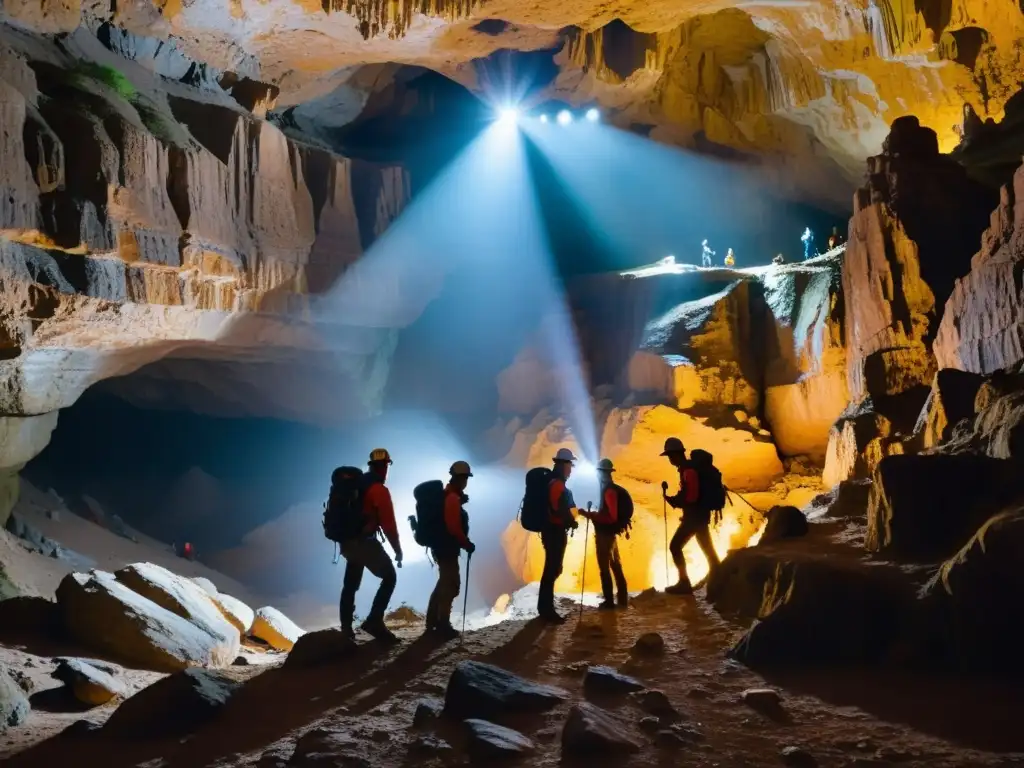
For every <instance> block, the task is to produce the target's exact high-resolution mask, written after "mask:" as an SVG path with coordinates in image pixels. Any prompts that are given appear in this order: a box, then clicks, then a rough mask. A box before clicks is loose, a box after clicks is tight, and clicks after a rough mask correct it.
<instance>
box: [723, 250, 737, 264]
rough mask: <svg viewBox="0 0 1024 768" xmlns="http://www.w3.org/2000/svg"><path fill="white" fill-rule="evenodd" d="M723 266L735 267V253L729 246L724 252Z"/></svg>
mask: <svg viewBox="0 0 1024 768" xmlns="http://www.w3.org/2000/svg"><path fill="white" fill-rule="evenodd" d="M725 266H727V267H735V266H736V254H735V253H733V252H732V248H730V249H729V250H728V251H726V253H725Z"/></svg>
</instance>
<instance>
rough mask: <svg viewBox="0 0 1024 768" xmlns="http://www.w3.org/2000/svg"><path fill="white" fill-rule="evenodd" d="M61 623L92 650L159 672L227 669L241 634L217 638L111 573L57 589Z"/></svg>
mask: <svg viewBox="0 0 1024 768" xmlns="http://www.w3.org/2000/svg"><path fill="white" fill-rule="evenodd" d="M57 603H58V606H59V609H60V615H61V621H62V623H63V625H64V627H65V629H66V630H67V631H68V633H69V634H70V635H71V636H72V637H73V638H74V639H75V640H78V641H79V642H80V643H82V644H83V645H84V646H86V647H87V648H93V649H95V650H96V651H100V652H103V653H107V654H110V655H112V656H114V657H116V658H120V659H123V660H125V661H126V662H129V663H133V664H138V665H141V666H143V667H146V668H148V669H154V670H158V671H171V672H173V671H175V670H180V669H184V668H186V667H190V666H204V667H225V666H228V665H229V664H231V662H232V661H233V660H234V658H235V656H237V655H238V648H239V642H238V637H237V636H235V637H233V638H229V639H224V638H223V637H214V636H213V635H211V634H210V633H208V632H206V631H205V630H203V629H202V628H200V627H198V626H196V625H195V624H192V623H191V622H189V621H187V620H186V619H183V618H182V617H180V616H178V615H177V614H175V613H171V612H170V611H168V610H167V609H165V608H161V607H160V606H159V605H157V604H156V603H154V602H153V601H152V600H149V599H147V598H145V597H143V596H142V595H140V594H138V593H137V592H133V591H132V590H130V589H128V587H126V586H125V585H124V584H121V583H120V582H119V581H117V580H116V579H115V578H114V576H113V575H112V574H110V573H106V572H103V571H93V572H91V573H88V574H82V573H72V574H69V575H68V576H65V577H64V579H63V580H62V581H61V583H60V586H59V587H58V588H57Z"/></svg>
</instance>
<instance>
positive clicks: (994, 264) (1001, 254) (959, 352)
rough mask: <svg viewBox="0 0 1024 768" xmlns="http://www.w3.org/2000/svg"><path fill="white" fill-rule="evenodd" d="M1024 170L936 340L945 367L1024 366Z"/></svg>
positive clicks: (1008, 190) (1008, 189)
mask: <svg viewBox="0 0 1024 768" xmlns="http://www.w3.org/2000/svg"><path fill="white" fill-rule="evenodd" d="M1021 201H1024V166H1022V167H1021V168H1018V169H1017V172H1016V173H1015V174H1014V175H1013V181H1012V183H1011V184H1008V185H1006V186H1004V187H1003V188H1002V190H1001V191H1000V197H999V203H998V205H997V206H995V210H994V211H992V214H991V218H990V220H989V227H988V229H987V230H985V232H984V233H983V234H982V235H981V250H980V251H978V253H976V254H975V255H974V258H972V259H971V265H970V271H969V272H968V271H967V270H966V269H964V270H962V271H961V274H964V273H966V274H964V276H963V277H961V278H960V279H959V280H957V282H956V287H955V288H954V289H953V292H952V294H951V295H950V296H949V300H948V301H947V302H946V309H945V312H944V313H943V316H942V324H941V325H940V327H939V332H938V334H937V336H936V339H935V357H936V360H937V361H938V364H939V366H940V367H943V368H957V369H959V370H962V371H970V372H972V373H993V372H995V371H999V370H1002V369H1005V368H1010V367H1014V366H1017V365H1019V364H1020V363H1021V362H1024V311H1022V310H1024V292H1022V291H1021V285H1020V279H1019V274H1020V269H1021V262H1022V261H1024V205H1022V203H1021Z"/></svg>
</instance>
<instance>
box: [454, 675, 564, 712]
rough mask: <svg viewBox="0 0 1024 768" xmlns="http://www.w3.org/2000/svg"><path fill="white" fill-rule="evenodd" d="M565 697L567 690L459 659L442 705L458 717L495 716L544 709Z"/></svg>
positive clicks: (549, 707) (542, 710)
mask: <svg viewBox="0 0 1024 768" xmlns="http://www.w3.org/2000/svg"><path fill="white" fill-rule="evenodd" d="M567 698H569V693H568V691H565V690H562V689H561V688H556V687H554V686H551V685H541V684H540V683H535V682H532V681H530V680H526V679H525V678H522V677H519V676H518V675H515V674H513V673H511V672H509V671H507V670H504V669H502V668H501V667H495V666H493V665H491V664H484V663H483V662H480V661H461V662H459V663H458V665H456V667H455V671H454V672H452V676H451V678H450V679H449V681H448V689H447V690H446V691H445V698H444V708H445V711H446V712H448V713H451V714H454V715H456V716H460V717H498V716H501V715H507V714H514V713H519V712H546V711H548V710H549V709H551V708H553V707H555V706H557V705H558V704H560V703H561V702H562V701H565V700H566V699H567Z"/></svg>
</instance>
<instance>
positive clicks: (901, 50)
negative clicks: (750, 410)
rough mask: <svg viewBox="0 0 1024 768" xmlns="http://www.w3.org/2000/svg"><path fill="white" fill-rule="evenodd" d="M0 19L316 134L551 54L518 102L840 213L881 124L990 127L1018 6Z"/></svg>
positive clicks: (860, 1)
mask: <svg viewBox="0 0 1024 768" xmlns="http://www.w3.org/2000/svg"><path fill="white" fill-rule="evenodd" d="M5 13H6V15H7V17H8V18H9V19H10V20H12V21H14V22H15V23H17V24H19V25H21V26H25V27H29V28H31V29H34V30H36V31H40V32H44V33H61V32H69V31H71V30H74V29H75V28H76V27H79V26H85V27H87V28H89V29H90V30H92V31H96V30H97V29H99V28H101V27H105V28H107V29H110V28H113V29H115V30H116V31H117V32H116V34H117V35H121V36H122V37H124V39H130V40H137V39H140V38H148V39H151V40H152V39H156V40H161V41H164V43H165V44H170V46H171V47H173V48H174V49H176V50H178V51H180V52H181V53H183V54H184V55H185V56H187V57H189V58H191V59H193V60H195V61H197V62H202V63H203V64H205V65H207V66H209V67H211V68H213V69H216V70H219V71H221V72H230V73H233V74H234V75H237V76H238V77H245V78H248V79H249V80H252V81H255V82H259V83H265V84H268V85H271V86H274V88H273V89H272V96H273V98H271V99H268V100H267V101H266V103H265V104H264V106H266V107H268V108H269V110H270V112H269V114H270V116H271V117H272V118H273V117H275V116H276V117H279V116H281V115H282V114H290V115H291V116H292V120H291V121H290V123H289V125H290V127H291V128H292V129H293V130H296V131H299V132H305V133H307V134H309V135H310V137H311V138H314V139H315V138H317V136H318V134H319V135H321V136H322V135H324V134H325V132H329V131H330V129H331V128H335V127H338V126H341V125H345V124H347V123H350V122H352V121H353V120H357V119H358V118H359V115H360V113H361V112H362V111H363V109H364V108H365V107H366V105H367V102H368V99H370V97H371V96H372V95H374V94H378V95H379V94H384V95H386V94H387V93H388V92H389V89H393V88H394V84H395V79H396V77H400V76H401V72H402V71H403V70H406V69H407V68H408V67H423V68H427V69H432V70H435V71H437V72H440V73H442V74H445V75H447V76H449V77H451V78H452V79H454V80H456V81H458V82H460V83H462V84H463V85H465V86H467V87H468V88H470V89H471V90H473V91H474V92H476V93H478V94H479V95H481V96H484V97H487V96H488V95H491V94H492V93H493V91H494V90H495V84H494V82H493V80H494V78H493V76H488V73H487V72H484V73H483V74H484V76H481V74H482V70H481V67H480V66H479V62H480V61H481V60H484V59H486V57H488V56H491V55H492V54H494V53H495V52H496V51H539V50H551V51H553V55H554V57H555V63H556V64H557V67H558V73H557V77H555V79H554V80H553V81H551V82H550V83H544V84H542V85H541V88H540V89H538V90H537V91H535V92H534V93H532V94H531V98H532V99H534V100H540V99H551V98H557V99H561V100H564V101H566V102H568V103H570V104H577V105H579V104H585V103H586V104H591V103H597V104H600V105H601V106H603V107H604V109H605V111H606V113H607V115H608V119H609V120H610V121H611V122H613V123H615V124H616V125H619V126H621V127H629V126H631V125H638V124H639V125H643V126H645V130H647V129H648V127H650V126H653V129H652V130H651V132H650V135H651V137H652V138H654V139H656V140H661V141H664V142H666V143H670V144H676V145H680V146H689V147H694V146H698V145H701V144H705V145H706V144H708V143H710V144H712V145H721V146H724V147H726V148H729V149H730V150H734V151H736V152H737V153H738V154H739V155H740V156H746V157H749V158H755V162H756V163H757V164H758V165H759V166H760V167H761V168H762V169H763V171H764V172H765V173H767V174H769V175H770V176H771V178H772V179H774V180H775V181H776V182H777V184H778V189H779V191H780V192H781V193H783V194H790V195H791V196H795V197H798V198H800V199H804V200H809V201H817V202H819V203H822V202H825V201H828V202H829V203H831V204H832V205H833V206H834V207H839V206H842V207H848V201H849V196H848V195H849V191H850V189H851V188H852V186H853V184H854V183H855V182H856V181H857V180H858V179H859V178H860V177H861V175H862V173H863V161H864V158H865V157H866V156H868V155H870V154H872V153H875V152H877V151H878V150H879V148H880V145H881V141H882V139H883V138H884V136H885V132H886V127H887V126H888V124H890V123H891V122H892V120H894V119H895V118H897V117H899V116H901V115H905V114H915V115H917V116H918V117H919V118H920V119H921V122H922V123H923V124H925V125H927V126H928V127H930V128H932V129H934V130H935V131H936V133H937V134H938V136H939V142H940V146H941V147H942V148H943V149H944V150H946V151H949V150H950V149H952V148H953V147H954V146H955V145H956V143H957V141H958V130H959V127H960V125H961V123H962V121H963V114H964V108H965V105H970V106H971V107H972V108H973V109H974V110H975V112H977V114H978V115H979V116H980V117H981V118H982V119H983V120H984V119H987V118H989V117H991V118H993V119H995V120H998V119H999V118H1000V117H1001V116H1002V110H1003V105H1004V104H1005V102H1006V100H1007V99H1008V98H1009V97H1010V96H1011V95H1012V94H1013V93H1014V92H1015V91H1016V90H1017V89H1018V88H1019V85H1020V82H1021V79H1022V77H1021V74H1022V73H1024V53H1022V46H1021V40H1022V38H1024V16H1022V13H1021V8H1020V6H1019V4H1018V3H1017V2H1016V0H917V2H914V1H913V0H806V1H801V0H768V1H767V2H742V3H734V2H713V1H712V2H695V1H692V0H643V1H642V2H640V1H638V0H631V1H630V0H619V1H618V2H608V1H607V0H560V1H559V2H554V1H553V0H530V1H528V2H524V1H523V0H489V1H484V2H480V1H479V0H385V1H383V2H382V1H380V0H372V1H368V2H361V1H360V0H323V2H317V1H315V0H192V1H191V2H189V1H188V0H185V1H182V0H167V2H159V1H158V2H151V1H150V0H129V2H116V3H109V4H108V3H95V2H92V3H90V2H79V0H42V2H40V0H7V2H6V3H5ZM125 32H127V33H128V35H125V34H124V33H125ZM107 34H108V36H109V32H108V33H107ZM121 47H122V49H123V50H122V51H121V52H122V53H125V52H128V53H129V54H131V51H127V50H126V49H130V48H132V47H138V43H132V44H128V43H124V42H122V43H121ZM505 71H506V72H507V71H508V69H506V70H505ZM491 74H493V73H491ZM518 74H519V75H520V76H521V77H522V78H523V79H527V80H528V78H529V72H523V73H518Z"/></svg>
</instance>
